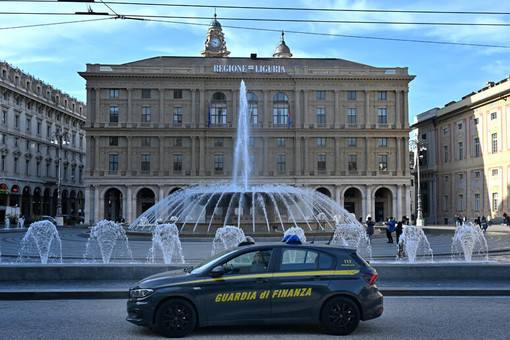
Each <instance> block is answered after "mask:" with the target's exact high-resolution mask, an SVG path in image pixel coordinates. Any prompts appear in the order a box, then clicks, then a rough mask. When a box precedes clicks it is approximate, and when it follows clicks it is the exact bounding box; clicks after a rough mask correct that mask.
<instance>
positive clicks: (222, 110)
mask: <svg viewBox="0 0 510 340" xmlns="http://www.w3.org/2000/svg"><path fill="white" fill-rule="evenodd" d="M211 123H212V124H227V105H226V104H223V103H215V104H212V106H211Z"/></svg>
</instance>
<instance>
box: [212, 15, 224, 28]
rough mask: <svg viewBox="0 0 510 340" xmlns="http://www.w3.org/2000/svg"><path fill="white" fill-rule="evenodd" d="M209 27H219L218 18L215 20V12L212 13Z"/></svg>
mask: <svg viewBox="0 0 510 340" xmlns="http://www.w3.org/2000/svg"><path fill="white" fill-rule="evenodd" d="M210 27H216V28H221V24H220V22H219V21H218V20H216V13H214V19H213V20H212V21H211V26H210Z"/></svg>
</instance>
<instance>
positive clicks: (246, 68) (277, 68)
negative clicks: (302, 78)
mask: <svg viewBox="0 0 510 340" xmlns="http://www.w3.org/2000/svg"><path fill="white" fill-rule="evenodd" d="M213 71H214V72H220V73H286V71H285V66H281V65H213Z"/></svg>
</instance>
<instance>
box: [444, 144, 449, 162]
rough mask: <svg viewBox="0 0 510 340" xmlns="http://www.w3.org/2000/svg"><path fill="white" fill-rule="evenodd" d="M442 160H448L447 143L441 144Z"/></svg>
mask: <svg viewBox="0 0 510 340" xmlns="http://www.w3.org/2000/svg"><path fill="white" fill-rule="evenodd" d="M443 156H444V157H443V161H444V163H447V162H448V145H445V146H443Z"/></svg>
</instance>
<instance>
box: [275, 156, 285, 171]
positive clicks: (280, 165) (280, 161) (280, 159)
mask: <svg viewBox="0 0 510 340" xmlns="http://www.w3.org/2000/svg"><path fill="white" fill-rule="evenodd" d="M276 169H277V170H278V172H283V171H286V170H287V157H286V155H277V158H276Z"/></svg>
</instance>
